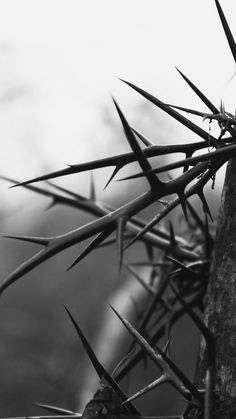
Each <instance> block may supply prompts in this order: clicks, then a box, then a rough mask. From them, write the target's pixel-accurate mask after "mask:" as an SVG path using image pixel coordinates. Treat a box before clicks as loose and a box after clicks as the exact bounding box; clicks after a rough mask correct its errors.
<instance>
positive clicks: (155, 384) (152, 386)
mask: <svg viewBox="0 0 236 419" xmlns="http://www.w3.org/2000/svg"><path fill="white" fill-rule="evenodd" d="M167 381H168V378H167V377H166V376H165V375H164V374H163V375H161V377H159V378H158V379H157V380H155V381H153V382H152V383H150V384H148V385H147V386H146V387H144V388H142V389H141V390H139V391H138V392H137V393H135V394H134V395H133V396H131V397H129V398H128V399H127V400H126V401H125V402H123V403H122V406H124V405H125V404H126V403H129V402H131V401H132V402H133V401H134V400H136V399H138V398H140V397H142V396H143V395H144V394H146V393H149V391H151V390H154V389H155V388H157V387H159V386H160V385H162V384H164V383H166V382H167Z"/></svg>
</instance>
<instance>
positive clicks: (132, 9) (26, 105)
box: [0, 0, 236, 202]
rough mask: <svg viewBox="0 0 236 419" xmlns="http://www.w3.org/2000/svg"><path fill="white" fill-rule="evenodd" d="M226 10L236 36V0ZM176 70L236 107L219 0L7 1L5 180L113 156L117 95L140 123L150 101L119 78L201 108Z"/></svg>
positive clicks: (3, 12)
mask: <svg viewBox="0 0 236 419" xmlns="http://www.w3.org/2000/svg"><path fill="white" fill-rule="evenodd" d="M221 5H222V7H223V9H224V11H225V14H226V16H227V18H228V21H229V24H230V26H231V28H232V32H233V33H234V32H235V31H234V28H235V23H236V18H235V16H236V13H235V12H236V2H235V0H227V1H226V0H221ZM235 35H236V34H235ZM175 65H176V66H178V67H179V68H180V69H181V70H182V71H183V72H184V73H185V74H186V75H187V76H188V77H190V78H191V79H192V81H193V82H195V83H196V84H197V85H198V86H199V87H200V88H201V89H202V90H203V91H204V92H205V94H206V95H209V97H210V98H211V99H212V100H214V101H215V103H216V105H218V104H219V103H220V99H221V97H223V98H224V100H225V101H226V105H228V110H232V109H234V107H235V105H236V100H235V99H234V97H235V94H234V93H233V92H234V90H235V87H236V81H235V79H233V81H232V82H230V83H229V80H230V78H231V76H232V75H233V73H234V71H235V67H234V63H233V59H232V57H231V53H230V51H229V48H228V46H227V44H226V40H225V37H224V34H223V30H222V28H221V25H220V21H219V18H218V15H217V12H216V8H215V3H214V0H176V1H173V0H165V1H163V0H146V1H144V0H119V1H118V0H99V1H96V0H86V1H81V0H21V1H19V0H0V110H1V116H0V142H1V144H2V150H3V151H2V152H1V156H0V165H1V172H2V173H3V174H5V175H9V176H14V177H17V178H18V179H25V178H29V177H32V176H36V175H39V174H41V173H44V172H45V171H47V170H56V169H59V168H62V167H64V165H65V164H66V163H79V162H82V161H85V160H87V159H93V158H96V157H97V155H98V156H100V157H103V156H104V157H105V156H106V155H107V154H108V153H109V154H111V152H112V147H113V146H114V145H113V144H112V140H111V139H110V134H111V133H110V131H109V130H108V131H107V130H106V127H104V125H103V124H104V122H103V121H102V118H101V115H102V111H101V108H103V109H105V110H106V109H111V110H110V112H111V115H112V117H114V118H116V114H115V111H114V107H113V104H112V101H111V94H112V95H114V96H115V98H116V99H117V100H118V102H119V104H120V106H121V108H122V109H123V110H124V111H125V113H126V116H127V118H128V119H129V120H130V119H131V121H132V118H134V109H135V106H136V103H137V101H139V103H140V100H141V99H140V97H138V95H137V94H135V93H134V92H132V91H131V90H130V89H129V88H128V87H127V86H125V85H123V84H122V83H121V82H120V81H118V80H117V77H121V78H125V79H127V80H129V81H132V82H134V83H135V84H137V85H139V86H140V87H143V88H144V89H146V90H147V91H150V92H151V93H153V94H154V95H156V96H158V97H159V98H161V99H162V100H163V101H166V102H169V103H175V104H179V105H180V104H182V106H189V107H191V106H192V107H194V106H195V107H198V108H199V109H202V105H201V103H199V101H198V100H197V99H196V98H195V97H194V95H193V93H192V92H191V91H190V89H189V88H188V86H185V84H184V82H183V80H182V79H181V78H180V77H179V75H178V74H177V72H176V70H175V68H174V66H175ZM199 122H200V123H201V121H199ZM144 133H145V132H144ZM121 135H122V131H121ZM166 135H167V141H168V142H171V141H172V140H173V138H169V139H168V133H167V134H166ZM187 138H188V133H187V131H186V138H183V140H185V141H186V140H187ZM124 142H125V140H124ZM120 151H121V149H120ZM2 189H4V191H5V189H6V185H5V184H4V185H3V186H2V185H1V191H2ZM4 193H5V192H4ZM9 196H10V195H9V192H8V193H7V195H6V202H8V199H9V200H12V197H11V198H9ZM11 196H12V195H11Z"/></svg>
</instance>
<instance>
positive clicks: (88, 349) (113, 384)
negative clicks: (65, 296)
mask: <svg viewBox="0 0 236 419" xmlns="http://www.w3.org/2000/svg"><path fill="white" fill-rule="evenodd" d="M65 310H66V311H67V314H68V316H69V317H70V319H71V321H72V323H73V325H74V327H75V330H76V332H77V334H78V336H79V337H80V339H81V342H82V344H83V346H84V348H85V350H86V352H87V354H88V356H89V359H90V361H91V362H92V364H93V366H94V369H95V371H96V373H97V374H98V376H99V378H100V379H105V380H106V381H107V383H108V384H109V385H110V386H111V388H112V389H113V390H114V391H115V392H116V393H117V394H119V395H120V397H121V399H122V400H123V401H125V400H126V399H127V397H126V395H125V393H124V392H123V391H122V390H121V388H120V386H119V385H118V384H117V382H116V381H115V380H114V379H113V378H112V376H111V375H110V374H109V373H108V372H107V370H106V369H105V368H104V367H103V365H102V364H101V363H100V362H99V361H98V359H97V357H96V355H95V353H94V352H93V350H92V348H91V346H90V345H89V343H88V341H87V339H86V338H85V336H84V334H83V332H82V331H81V329H80V327H79V325H78V324H77V322H76V320H75V319H74V317H73V316H72V314H71V313H70V311H69V309H68V308H67V307H65ZM127 407H128V408H129V409H130V411H131V413H133V414H136V415H137V416H140V415H141V414H140V412H139V411H138V410H137V409H136V407H134V406H133V405H132V404H131V403H129V405H128V406H127Z"/></svg>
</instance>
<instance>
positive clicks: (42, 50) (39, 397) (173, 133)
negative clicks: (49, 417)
mask: <svg viewBox="0 0 236 419" xmlns="http://www.w3.org/2000/svg"><path fill="white" fill-rule="evenodd" d="M221 5H222V7H223V9H224V12H225V14H226V16H227V19H228V22H229V25H230V26H231V28H232V32H234V27H235V16H236V13H235V12H236V4H235V2H234V1H233V0H227V1H226V0H222V1H221ZM175 66H177V67H178V68H179V69H180V70H181V71H183V72H184V73H185V74H186V75H187V76H188V77H189V78H190V79H191V80H192V81H193V82H194V83H195V84H196V85H197V86H198V87H199V88H200V89H201V90H202V91H203V92H204V93H205V94H206V95H207V96H209V98H210V99H211V100H212V101H213V102H214V103H215V104H216V105H217V106H218V105H219V104H220V100H221V99H223V100H224V102H225V105H226V108H227V110H228V111H231V112H232V111H233V112H234V109H235V105H236V102H235V94H234V91H235V87H236V77H234V74H235V66H234V63H233V60H232V57H231V54H230V51H229V48H228V46H227V43H226V40H225V37H224V34H223V30H222V28H221V25H220V22H219V18H218V15H217V12H216V8H215V4H214V1H213V0H198V1H197V2H196V1H193V0H191V1H189V0H178V1H176V2H173V1H171V0H166V1H165V2H163V1H161V0H149V1H148V2H144V1H142V0H135V1H134V0H129V1H125V0H120V1H119V2H118V1H115V0H112V1H111V0H100V1H99V2H96V1H95V0H87V1H86V2H82V1H80V0H70V1H65V0H40V1H38V0H33V1H32V0H21V1H20V2H19V1H18V0H8V1H6V0H0V144H1V154H0V174H1V175H3V176H8V177H11V178H14V179H16V180H18V181H22V180H26V179H29V178H32V177H34V176H38V175H41V174H43V173H46V172H49V171H53V170H58V169H62V168H64V167H65V165H66V164H74V163H82V162H85V161H87V160H93V159H97V158H102V157H107V156H109V155H112V154H118V153H122V152H126V151H128V150H129V147H128V145H127V144H126V140H125V138H124V135H123V131H122V128H121V126H120V122H119V118H118V116H117V114H116V111H115V109H114V106H113V104H112V100H111V96H114V97H115V99H116V100H117V101H118V103H119V105H120V107H121V109H122V110H123V111H124V113H125V115H126V117H127V119H128V121H129V122H130V124H131V125H132V126H134V127H135V128H137V129H138V130H140V131H141V132H142V133H143V134H144V135H146V136H147V137H149V138H150V139H151V140H153V141H154V142H156V143H157V144H162V143H174V142H191V141H196V140H197V138H196V137H195V136H194V135H193V134H192V133H191V132H190V131H188V130H187V129H184V128H182V127H181V126H180V125H179V124H178V123H177V122H175V121H172V120H171V119H170V117H168V116H166V115H164V113H163V112H162V111H160V110H158V109H155V108H154V106H152V105H150V104H148V103H147V102H146V101H145V100H144V99H142V98H141V97H139V96H138V95H137V94H136V93H135V92H133V91H131V89H129V88H128V86H126V85H124V84H122V82H121V81H119V80H118V77H121V78H124V79H127V80H128V81H131V82H133V83H135V84H137V85H138V86H140V87H142V88H144V89H145V90H147V91H149V92H150V93H152V94H154V95H156V96H157V97H159V98H160V99H161V100H163V101H165V102H167V103H173V104H177V105H182V106H186V107H192V108H197V109H198V110H202V111H204V110H206V109H205V108H204V106H203V105H202V104H201V102H199V100H198V99H197V98H196V97H195V96H194V94H193V92H192V91H191V90H190V88H189V87H188V86H187V85H186V84H185V82H184V81H183V80H182V79H181V77H180V76H179V74H178V72H177V71H176V69H175ZM194 121H197V122H199V124H201V126H203V127H204V128H205V129H206V130H208V129H209V125H208V123H207V122H206V121H205V122H204V123H202V121H201V120H198V119H194ZM178 157H179V156H176V158H178ZM110 174H111V170H110V169H109V170H108V169H106V170H105V169H104V170H100V171H95V172H94V179H95V185H96V193H97V196H98V198H99V199H100V200H102V201H104V202H106V203H109V204H112V205H113V206H117V205H119V204H120V203H121V202H124V201H125V200H126V199H127V196H129V198H131V197H132V196H133V197H134V196H137V194H138V193H140V192H141V191H142V190H144V189H145V186H146V184H145V181H144V182H140V181H138V182H135V181H130V182H127V183H125V184H123V183H122V184H121V183H118V182H117V183H116V182H113V183H112V184H111V185H110V186H109V187H108V188H107V189H106V190H104V189H103V188H104V185H105V183H106V180H107V178H108V176H109V175H110ZM223 174H224V170H222V171H221V174H220V175H219V176H218V177H217V182H216V188H215V190H214V193H213V194H212V195H211V197H212V198H210V199H211V203H210V204H211V209H212V212H213V213H214V214H217V208H218V205H219V196H220V191H221V188H222V183H223ZM90 180H91V174H90V173H83V174H79V175H73V176H70V177H65V178H61V179H57V180H56V181H55V183H56V184H58V185H61V186H63V187H67V188H70V189H71V190H73V191H75V192H77V193H80V194H84V195H85V196H88V195H89V185H90ZM8 187H9V183H7V182H5V181H3V180H1V181H0V193H1V207H0V233H1V239H0V250H1V251H0V263H1V278H2V280H3V279H4V278H5V277H6V276H7V275H8V274H9V273H10V272H11V271H12V270H13V269H14V268H16V267H17V266H18V265H19V264H20V263H21V262H23V261H24V260H25V259H26V258H27V257H29V256H30V255H32V254H33V253H34V252H36V251H37V249H38V248H37V246H32V245H29V244H26V243H19V242H15V241H11V240H8V239H6V238H2V235H4V234H24V235H39V236H42V235H45V236H50V235H58V234H62V233H64V232H66V231H69V230H72V229H74V228H76V227H78V226H79V225H82V224H83V223H85V222H87V221H88V220H90V219H92V218H91V217H90V216H88V215H86V214H83V213H82V212H78V211H75V210H72V209H71V210H69V209H66V208H62V207H55V208H52V209H50V210H47V208H48V206H49V204H50V200H48V199H46V198H42V197H40V196H38V195H37V194H34V193H33V192H29V191H26V190H25V189H23V188H16V189H15V188H14V189H9V188H8ZM143 216H144V217H147V218H150V216H151V213H149V212H148V211H146V212H145V214H143ZM82 248H83V245H82V246H75V248H72V249H70V250H68V251H66V252H64V253H62V254H60V255H59V256H57V257H54V258H53V259H52V260H50V261H48V262H47V263H44V265H42V266H40V267H39V268H37V269H35V270H34V271H33V272H32V273H30V274H28V275H27V276H25V278H23V279H22V280H20V281H19V282H18V283H16V284H14V285H13V286H12V287H11V288H9V289H8V290H7V291H6V293H4V295H3V296H2V298H1V302H0V313H1V315H0V336H1V345H0V365H1V374H0V385H1V398H0V416H14V415H18V416H20V415H32V414H39V413H42V411H41V410H39V409H38V408H37V407H35V406H34V403H35V402H45V403H46V402H47V403H49V404H57V405H60V406H62V407H65V408H69V409H74V408H75V407H78V405H79V406H80V407H81V408H82V407H83V406H84V403H85V402H86V397H88V395H87V396H86V391H85V390H86V389H85V383H86V380H87V379H88V375H87V371H88V368H89V367H88V363H87V359H86V356H85V355H84V352H83V350H82V348H81V345H80V342H79V341H78V339H77V337H76V335H75V332H74V330H73V328H72V326H71V324H70V322H69V320H68V318H67V316H66V314H65V311H64V308H63V305H64V304H66V305H67V306H68V307H70V308H71V310H72V311H73V313H74V314H75V316H76V317H77V318H78V320H79V323H80V325H81V327H82V329H83V330H84V331H85V333H86V335H87V337H88V339H89V340H90V342H91V343H92V344H93V345H94V347H97V348H98V351H100V352H101V354H102V352H103V350H102V349H101V346H99V345H100V343H101V341H99V336H100V332H99V331H100V330H101V328H102V327H103V324H104V319H106V321H107V308H106V307H107V305H108V303H109V302H111V301H113V300H114V299H115V298H116V295H117V294H116V292H119V290H120V289H122V287H126V286H127V275H126V273H122V274H121V275H119V274H118V266H117V254H116V249H115V247H111V248H109V249H108V248H106V249H105V250H104V249H101V250H97V251H96V252H94V254H92V255H90V256H89V257H88V258H87V259H85V260H84V261H83V262H82V263H81V264H80V265H79V266H77V267H76V268H75V269H73V270H72V271H70V272H69V273H66V272H65V271H66V268H67V267H68V266H69V265H70V264H71V262H72V261H73V260H74V258H75V257H76V256H77V255H78V253H79V252H80V250H81V249H82ZM142 250H143V249H142V248H141V247H135V248H134V249H133V250H130V253H129V257H130V258H133V260H134V259H135V258H139V257H140V255H141V252H142ZM128 281H130V279H128ZM132 286H133V285H132V284H131V283H130V292H132ZM117 304H119V302H117ZM117 308H118V307H117ZM111 317H112V315H111ZM186 322H187V323H188V321H187V320H185V323H184V324H182V325H181V324H180V325H179V326H178V328H177V330H176V339H177V335H179V341H180V342H181V346H180V345H177V346H176V348H177V349H176V358H177V360H178V361H179V362H180V363H181V360H183V359H186V360H187V361H186V364H185V366H183V368H185V369H186V371H187V372H188V373H189V374H190V376H191V374H192V375H193V368H194V363H193V357H194V355H195V354H196V352H197V341H198V336H197V334H196V332H195V331H194V330H192V329H188V330H189V332H188V333H187V334H186V331H185V330H186V329H185V327H186V324H187V323H186ZM181 331H182V334H181ZM177 332H179V333H177ZM183 337H184V339H183ZM183 342H184V343H183ZM99 348H100V349H99ZM118 360H119V359H117V360H115V362H117V361H118ZM143 376H144V372H143V369H142V366H141V367H140V368H139V369H138V371H137V378H136V387H137V388H138V387H140V386H141V378H143ZM87 381H89V380H87ZM158 391H159V390H158ZM158 391H157V392H156V393H154V395H153V396H154V400H155V406H154V407H153V404H152V403H151V402H150V400H151V398H153V396H151V395H150V396H147V397H146V401H147V402H146V407H145V409H146V410H145V412H144V413H145V414H154V413H155V414H157V410H156V403H158V405H159V410H160V411H159V412H158V413H159V414H162V413H163V412H164V408H165V403H166V401H165V400H164V398H163V397H162V396H160V394H161V393H160V392H158ZM168 391H169V389H168ZM131 393H132V391H131ZM158 397H159V399H158ZM168 400H169V399H168ZM167 403H168V401H167ZM173 403H174V402H173ZM175 403H181V401H179V400H177V399H176V400H175ZM174 408H175V407H174V404H173V405H172V406H169V413H174V412H175V411H176V410H173V409H174ZM171 409H172V410H171Z"/></svg>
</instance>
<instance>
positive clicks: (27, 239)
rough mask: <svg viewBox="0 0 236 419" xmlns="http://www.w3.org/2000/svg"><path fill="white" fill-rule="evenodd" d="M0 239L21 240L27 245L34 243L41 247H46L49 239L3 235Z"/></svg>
mask: <svg viewBox="0 0 236 419" xmlns="http://www.w3.org/2000/svg"><path fill="white" fill-rule="evenodd" d="M2 237H5V238H6V239H15V240H21V241H25V242H29V243H35V244H40V245H42V246H45V247H46V246H48V244H49V242H50V239H46V238H45V237H30V236H8V235H4V236H2Z"/></svg>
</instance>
